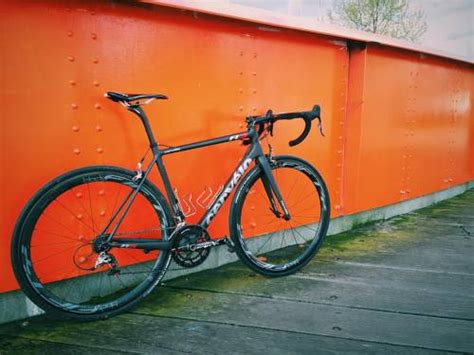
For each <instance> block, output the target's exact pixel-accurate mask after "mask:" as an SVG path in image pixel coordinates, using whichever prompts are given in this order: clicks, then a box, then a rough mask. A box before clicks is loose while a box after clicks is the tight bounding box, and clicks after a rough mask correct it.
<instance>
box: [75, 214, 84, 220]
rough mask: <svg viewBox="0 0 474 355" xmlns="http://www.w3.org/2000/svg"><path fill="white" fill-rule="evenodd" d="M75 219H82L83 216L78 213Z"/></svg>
mask: <svg viewBox="0 0 474 355" xmlns="http://www.w3.org/2000/svg"><path fill="white" fill-rule="evenodd" d="M76 218H77V219H83V218H84V216H83V215H82V213H79V214H77V215H76Z"/></svg>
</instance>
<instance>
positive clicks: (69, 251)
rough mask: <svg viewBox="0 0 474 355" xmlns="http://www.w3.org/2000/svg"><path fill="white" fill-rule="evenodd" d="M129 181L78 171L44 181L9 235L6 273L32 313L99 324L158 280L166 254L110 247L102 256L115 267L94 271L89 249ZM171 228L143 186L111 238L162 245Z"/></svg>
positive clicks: (159, 202)
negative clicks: (36, 308)
mask: <svg viewBox="0 0 474 355" xmlns="http://www.w3.org/2000/svg"><path fill="white" fill-rule="evenodd" d="M133 176H134V173H132V172H131V171H127V170H124V169H120V168H114V167H107V166H97V167H89V168H82V169H78V170H75V171H72V172H70V173H67V174H65V175H63V176H61V177H59V178H57V179H55V180H53V181H51V182H50V183H49V184H47V185H46V186H45V187H43V188H42V189H41V190H40V191H39V192H38V193H37V194H36V195H35V196H34V197H33V198H32V199H31V200H30V202H29V203H28V204H27V206H26V207H25V208H24V210H23V212H22V214H21V216H20V218H19V220H18V221H17V224H16V227H15V231H14V235H13V244H12V260H13V267H14V271H15V275H16V277H17V280H18V282H19V284H20V286H21V288H22V289H23V290H24V291H25V293H26V294H27V296H28V297H29V298H30V299H31V300H32V301H33V302H34V303H36V304H37V305H38V306H39V307H41V308H42V309H44V310H46V311H53V312H59V313H61V314H62V315H66V316H69V317H73V318H78V319H84V320H88V319H98V318H105V317H107V316H109V315H111V314H115V313H119V312H122V311H124V310H125V309H127V308H129V307H131V306H132V305H133V304H135V303H136V302H137V301H139V300H140V299H141V298H143V297H144V296H145V295H147V294H148V293H149V292H150V291H151V290H152V289H153V288H154V287H155V286H156V285H157V284H158V282H159V281H160V280H161V278H162V277H163V275H164V273H165V271H166V268H167V266H168V264H169V261H170V255H169V252H166V251H160V250H152V251H149V252H148V253H145V252H144V251H143V250H141V249H131V248H112V249H110V250H109V251H108V252H107V254H108V255H109V256H110V257H111V258H112V259H113V260H114V262H115V263H116V265H117V269H115V270H114V269H113V268H112V267H111V265H112V263H111V262H104V263H102V265H100V259H99V254H98V253H97V247H94V242H95V241H96V240H97V236H98V235H99V234H100V232H101V231H102V230H103V229H104V228H105V226H106V225H107V223H108V222H109V221H110V219H111V217H112V216H113V214H114V213H115V212H116V211H117V210H119V209H120V206H121V205H122V202H123V201H124V200H125V199H126V198H127V196H129V194H130V193H131V192H132V191H134V190H136V188H137V183H138V182H135V181H134V180H133ZM113 226H114V223H112V225H111V227H109V228H108V229H107V232H110V231H111V229H112V227H113ZM171 227H172V219H171V216H170V212H169V209H168V207H167V204H166V202H165V200H164V198H163V196H162V195H161V193H160V192H159V191H158V190H157V189H156V188H155V187H154V186H153V185H152V184H151V183H150V182H148V181H145V182H144V184H143V185H142V187H141V189H140V191H139V193H138V195H137V196H136V198H135V200H134V201H133V203H132V205H131V207H130V209H129V210H128V212H127V214H126V215H125V218H124V219H123V222H122V223H121V224H120V227H119V228H118V230H117V232H116V234H115V235H116V236H117V237H120V236H122V238H144V239H145V238H146V239H162V240H167V239H168V237H169V234H170V233H171V230H170V229H171ZM109 261H110V260H109ZM117 271H118V272H117Z"/></svg>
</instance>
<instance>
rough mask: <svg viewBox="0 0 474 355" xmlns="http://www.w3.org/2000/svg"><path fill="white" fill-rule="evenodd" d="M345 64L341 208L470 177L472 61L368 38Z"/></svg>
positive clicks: (402, 197) (375, 203) (361, 206)
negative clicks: (347, 69) (399, 47)
mask: <svg viewBox="0 0 474 355" xmlns="http://www.w3.org/2000/svg"><path fill="white" fill-rule="evenodd" d="M350 65H351V71H350V74H349V77H350V84H349V98H348V110H349V114H348V117H347V120H348V130H347V134H346V146H345V151H346V158H347V159H346V164H345V169H344V189H343V191H344V213H354V212H358V211H362V210H365V209H370V208H374V207H378V206H383V205H387V204H391V203H394V202H398V201H403V200H406V199H411V198H414V197H418V196H422V195H425V194H427V193H430V192H434V191H437V190H442V189H445V188H449V187H452V186H455V185H459V184H460V183H463V182H466V181H468V180H470V179H472V178H473V176H474V174H473V173H472V170H470V164H472V159H473V154H472V147H473V145H474V144H473V143H474V142H473V137H474V136H473V134H472V128H473V126H474V117H473V111H472V85H473V81H474V80H473V79H474V75H473V74H474V73H473V70H472V65H468V64H463V63H457V62H454V61H450V60H447V59H441V58H436V57H433V56H425V55H422V54H421V55H420V54H419V53H413V52H409V51H404V50H395V49H391V48H387V47H381V46H378V45H375V44H372V45H369V46H368V47H367V49H365V50H355V51H352V52H351V61H350Z"/></svg>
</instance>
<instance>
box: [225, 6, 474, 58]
mask: <svg viewBox="0 0 474 355" xmlns="http://www.w3.org/2000/svg"><path fill="white" fill-rule="evenodd" d="M336 1H338V0H227V2H229V3H233V4H239V5H245V6H250V7H257V8H260V9H265V10H270V11H275V12H278V13H281V14H290V15H292V16H299V17H306V18H308V17H311V18H314V19H315V21H320V22H327V21H329V20H328V18H327V13H328V11H329V10H330V9H331V7H332V5H333V4H334V3H335V2H336ZM409 4H410V6H412V7H416V8H420V9H422V10H423V11H424V12H425V14H426V22H427V25H428V29H427V31H426V32H425V34H424V35H423V37H422V39H421V42H420V44H421V45H423V46H425V47H429V48H432V49H436V50H441V51H443V52H448V53H451V54H454V55H458V56H463V57H466V58H468V59H470V60H471V61H474V0H409Z"/></svg>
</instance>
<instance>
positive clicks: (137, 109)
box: [128, 106, 157, 148]
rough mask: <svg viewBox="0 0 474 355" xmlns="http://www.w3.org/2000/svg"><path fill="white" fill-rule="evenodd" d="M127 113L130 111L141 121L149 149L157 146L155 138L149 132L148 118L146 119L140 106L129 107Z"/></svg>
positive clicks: (150, 131) (151, 132)
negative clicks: (148, 142)
mask: <svg viewBox="0 0 474 355" xmlns="http://www.w3.org/2000/svg"><path fill="white" fill-rule="evenodd" d="M128 110H129V111H132V112H133V113H134V114H136V115H137V116H138V117H140V120H141V121H142V124H143V127H145V131H146V135H147V137H148V140H149V141H150V147H151V148H154V147H156V146H157V143H156V140H155V136H154V135H153V131H152V130H151V126H150V122H149V121H148V117H146V114H145V111H143V109H142V108H141V107H140V106H129V107H128Z"/></svg>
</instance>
